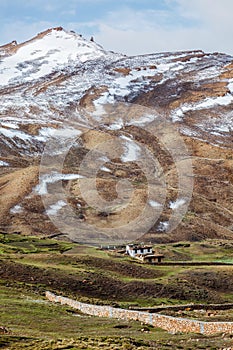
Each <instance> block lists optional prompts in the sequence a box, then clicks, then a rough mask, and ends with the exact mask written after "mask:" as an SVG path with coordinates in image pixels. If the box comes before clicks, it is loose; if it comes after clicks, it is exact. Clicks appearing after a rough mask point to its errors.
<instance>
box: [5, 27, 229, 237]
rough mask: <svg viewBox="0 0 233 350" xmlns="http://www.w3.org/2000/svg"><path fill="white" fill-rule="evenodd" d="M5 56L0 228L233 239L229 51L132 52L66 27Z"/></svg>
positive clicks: (73, 234)
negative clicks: (112, 47)
mask: <svg viewBox="0 0 233 350" xmlns="http://www.w3.org/2000/svg"><path fill="white" fill-rule="evenodd" d="M0 59H1V60H0V124H1V125H0V134H1V138H0V225H1V227H2V230H3V231H7V232H14V231H19V232H22V233H24V234H37V235H48V236H49V235H52V234H56V233H59V232H60V231H61V232H62V233H63V234H64V235H66V236H68V237H69V238H70V239H73V240H76V241H80V242H82V241H83V242H89V241H92V242H111V241H118V240H119V239H123V240H124V239H125V238H126V233H127V235H128V236H127V237H128V240H131V239H140V240H143V241H146V240H148V241H152V242H168V241H178V240H192V241H194V240H201V239H203V238H221V239H230V238H232V236H233V171H232V169H233V152H232V148H233V112H232V107H233V57H231V56H228V55H225V54H222V53H204V52H202V51H189V52H173V53H157V54H150V55H142V56H134V57H127V56H124V55H121V54H117V53H113V52H107V51H105V50H104V49H103V48H102V47H100V46H99V45H98V44H96V43H95V42H92V41H87V40H85V39H84V38H83V37H82V36H81V35H79V34H75V33H73V32H67V31H65V30H64V29H62V28H60V27H59V28H54V29H49V30H47V31H45V32H43V33H40V34H38V35H37V36H36V37H35V38H33V39H31V40H29V41H27V42H25V43H21V44H17V43H16V42H12V43H10V44H8V45H4V46H2V47H0ZM155 173H156V174H155ZM126 180H127V181H126ZM135 232H136V234H135ZM142 236H143V239H142Z"/></svg>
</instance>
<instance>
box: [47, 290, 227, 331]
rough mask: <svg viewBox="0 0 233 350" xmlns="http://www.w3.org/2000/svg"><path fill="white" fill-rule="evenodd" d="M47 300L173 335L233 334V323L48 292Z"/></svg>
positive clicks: (86, 312)
mask: <svg viewBox="0 0 233 350" xmlns="http://www.w3.org/2000/svg"><path fill="white" fill-rule="evenodd" d="M46 298H47V299H48V300H50V301H52V302H56V303H60V304H62V305H69V306H71V307H72V308H74V309H77V310H79V311H81V312H83V313H84V314H87V315H92V316H98V317H108V318H117V319H121V320H134V321H140V322H143V323H145V324H149V325H152V326H154V327H159V328H162V329H165V330H167V331H168V332H171V333H177V332H186V333H187V332H192V333H202V334H207V335H210V334H215V333H233V322H203V321H197V320H191V319H187V318H178V317H172V316H165V315H161V314H156V313H153V314H152V313H149V312H146V311H136V310H126V309H120V308H114V307H111V306H100V305H92V304H86V303H81V302H79V301H76V300H73V299H70V298H65V297H62V296H57V295H55V294H53V293H51V292H46Z"/></svg>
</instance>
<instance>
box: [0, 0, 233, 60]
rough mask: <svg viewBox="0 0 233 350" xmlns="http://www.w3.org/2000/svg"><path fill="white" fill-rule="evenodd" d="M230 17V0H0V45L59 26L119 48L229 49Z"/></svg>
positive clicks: (232, 40)
mask: <svg viewBox="0 0 233 350" xmlns="http://www.w3.org/2000/svg"><path fill="white" fill-rule="evenodd" d="M232 17H233V0H26V1H25V0H0V23H1V26H0V45H3V44H5V43H7V42H10V41H12V40H17V41H18V42H22V41H25V40H27V39H29V38H31V37H32V36H34V35H35V34H37V33H38V32H40V31H43V30H45V29H48V28H50V27H56V26H63V27H64V28H65V29H67V30H75V31H76V32H78V33H82V34H83V35H84V36H85V37H87V38H89V37H90V36H91V35H93V36H94V38H95V41H96V42H98V43H99V44H101V45H102V46H104V48H105V49H108V50H113V51H117V52H122V53H125V54H131V55H133V54H139V53H141V54H142V53H152V52H160V51H176V50H190V49H202V50H204V51H208V52H214V51H219V52H225V53H229V54H232V55H233V25H232V22H233V19H232Z"/></svg>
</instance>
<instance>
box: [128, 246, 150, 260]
mask: <svg viewBox="0 0 233 350" xmlns="http://www.w3.org/2000/svg"><path fill="white" fill-rule="evenodd" d="M126 253H127V254H129V255H130V256H131V257H132V258H135V256H136V255H147V254H153V251H152V246H150V245H145V246H144V245H134V244H128V245H127V246H126Z"/></svg>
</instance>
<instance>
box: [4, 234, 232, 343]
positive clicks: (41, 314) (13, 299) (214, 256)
mask: <svg viewBox="0 0 233 350" xmlns="http://www.w3.org/2000/svg"><path fill="white" fill-rule="evenodd" d="M0 238H1V241H0V252H1V259H0V271H1V272H0V278H1V279H0V301H1V305H2V310H1V314H0V326H1V327H3V328H2V329H1V328H0V332H2V334H1V337H0V339H1V340H0V347H1V348H3V349H4V348H5V349H27V348H28V349H36V350H37V349H38V350H39V349H41V350H42V349H99V348H102V349H132V350H133V349H147V348H148V349H169V348H172V349H223V348H229V349H231V347H232V346H233V336H232V335H224V334H217V335H214V336H203V335H199V334H176V335H174V334H169V333H168V332H166V331H163V330H161V329H158V328H153V327H151V326H147V325H143V324H140V323H139V322H134V321H129V322H126V321H120V320H113V319H111V320H109V319H106V318H96V317H90V316H88V315H85V314H81V313H79V312H77V311H76V310H73V309H71V308H70V307H66V306H60V305H54V304H50V303H49V302H48V301H47V300H46V299H45V291H46V290H51V291H53V292H55V293H57V294H62V295H64V296H67V297H72V298H75V299H76V300H80V301H83V302H88V303H93V304H99V305H111V306H118V307H123V308H128V307H136V308H137V307H139V308H140V307H155V306H158V305H161V304H165V305H176V304H188V303H203V304H204V305H206V309H205V310H203V311H202V312H199V313H198V312H195V311H192V310H183V311H177V312H175V311H169V312H170V313H171V314H172V315H174V316H178V315H181V313H183V314H182V316H185V317H192V318H197V319H204V320H207V321H208V320H211V321H213V320H219V321H233V313H232V310H228V312H226V311H225V312H224V311H221V310H220V311H214V312H211V310H209V307H208V304H210V303H220V304H221V303H222V304H225V303H232V302H233V293H232V290H233V287H232V286H233V274H232V270H233V266H232V265H226V266H224V265H222V266H210V265H209V266H208V265H207V266H206V265H205V266H191V265H187V266H185V265H184V266H182V265H168V266H158V265H156V266H151V265H143V264H140V263H138V262H136V261H133V260H131V259H130V258H128V257H126V256H119V255H117V254H115V253H112V252H108V251H102V250H98V249H96V248H93V247H88V246H82V245H76V244H72V243H69V242H62V241H55V240H51V239H50V240H49V239H39V238H38V237H37V238H35V237H24V236H21V235H16V234H15V235H9V236H7V235H6V236H5V237H4V236H3V235H1V236H0ZM156 249H158V250H159V251H161V252H163V254H164V255H165V261H170V262H175V261H177V260H182V261H189V262H191V261H193V262H195V261H203V262H209V263H210V262H228V263H230V262H233V242H231V241H211V240H209V241H203V242H195V243H191V245H190V246H189V247H188V246H185V244H184V245H183V244H180V245H179V244H178V245H177V244H166V245H159V246H156ZM169 312H168V313H169Z"/></svg>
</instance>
